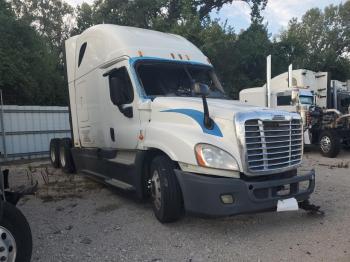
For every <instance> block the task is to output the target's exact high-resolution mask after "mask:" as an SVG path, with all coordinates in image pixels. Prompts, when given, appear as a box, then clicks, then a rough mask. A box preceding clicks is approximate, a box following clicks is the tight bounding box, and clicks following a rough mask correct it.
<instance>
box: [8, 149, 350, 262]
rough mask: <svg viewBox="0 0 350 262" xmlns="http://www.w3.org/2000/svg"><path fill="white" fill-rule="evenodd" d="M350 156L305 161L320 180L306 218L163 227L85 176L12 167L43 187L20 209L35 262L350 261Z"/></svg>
mask: <svg viewBox="0 0 350 262" xmlns="http://www.w3.org/2000/svg"><path fill="white" fill-rule="evenodd" d="M349 163H350V152H342V153H341V154H340V155H339V157H338V158H337V159H327V158H323V157H321V156H320V154H319V153H318V152H308V153H306V155H305V156H304V166H305V167H313V168H315V169H316V172H317V176H316V179H317V182H316V187H317V188H316V191H315V193H314V194H313V196H312V202H313V203H315V204H317V205H321V207H322V209H323V210H324V211H325V212H326V215H325V216H324V217H319V216H312V215H309V214H307V213H306V212H304V211H298V212H285V213H275V212H274V213H263V214H252V215H240V216H234V217H226V218H219V219H209V218H207V219H204V218H198V217H193V216H185V217H184V218H183V219H182V220H180V221H179V222H176V223H173V224H166V225H162V224H160V223H159V222H158V221H157V220H156V219H155V217H154V215H153V212H152V208H151V206H150V204H149V203H140V202H138V201H136V200H135V199H134V198H133V197H132V196H128V195H126V194H125V193H122V192H120V191H117V190H115V189H111V188H109V187H105V186H103V185H101V184H98V183H96V182H94V181H93V180H91V179H86V178H83V177H81V176H70V177H69V176H66V175H63V174H61V173H60V171H59V170H53V169H51V168H50V167H48V166H47V162H43V161H42V162H32V163H30V164H21V165H16V166H12V167H11V169H12V172H13V173H14V174H16V175H13V176H12V180H13V181H14V182H15V183H20V182H23V180H25V181H27V182H28V179H31V177H33V178H34V179H38V180H39V181H40V188H39V191H38V192H37V194H36V195H35V196H28V197H25V198H24V199H22V200H21V202H20V203H19V205H18V206H19V208H20V209H21V210H22V211H23V213H24V214H25V215H26V217H27V218H28V220H29V223H30V225H31V228H32V233H33V239H34V249H33V261H43V262H50V261H55V262H57V261H67V262H68V261H84V262H85V261H86V262H88V261H350V201H349V199H350V190H349V186H350V169H349Z"/></svg>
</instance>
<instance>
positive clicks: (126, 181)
mask: <svg viewBox="0 0 350 262" xmlns="http://www.w3.org/2000/svg"><path fill="white" fill-rule="evenodd" d="M65 56H66V67H67V78H68V85H69V100H70V115H71V126H72V137H71V138H64V139H53V140H51V143H50V157H51V162H52V164H53V165H54V166H55V167H59V166H61V168H62V169H63V170H64V171H66V172H74V171H77V172H79V173H84V174H87V175H90V176H95V177H98V178H100V179H101V180H102V181H103V182H104V183H108V184H111V185H113V186H116V187H118V188H122V189H124V190H130V191H134V192H135V193H136V194H137V196H138V197H140V198H148V197H149V198H150V199H151V201H152V203H153V210H154V213H155V216H156V217H157V219H158V220H159V221H161V222H171V221H175V220H177V219H179V218H180V217H181V215H182V214H183V213H184V211H186V212H189V213H195V214H201V215H208V216H226V215H234V214H241V213H248V212H260V211H276V210H277V211H285V210H297V209H298V208H299V207H301V205H300V203H304V204H305V203H306V202H307V201H308V199H309V197H310V194H311V193H312V192H313V190H314V187H315V174H314V171H313V170H309V171H301V170H298V167H299V166H300V165H301V162H302V155H303V136H302V134H303V132H302V122H301V117H300V115H299V114H297V113H289V112H286V111H278V110H274V109H268V108H262V107H256V106H249V105H245V104H243V103H240V102H238V101H233V100H231V99H229V98H228V97H227V96H226V95H225V93H224V90H223V87H222V86H221V84H220V81H219V79H218V77H217V76H216V74H215V71H214V68H213V66H212V64H211V63H210V61H209V60H208V58H207V57H206V56H205V55H204V54H203V53H202V52H201V51H200V50H199V49H198V48H197V47H196V46H194V45H193V44H192V43H190V42H189V41H187V40H186V39H185V38H183V37H181V36H178V35H173V34H167V33H161V32H156V31H151V30H145V29H139V28H132V27H124V26H117V25H107V24H104V25H96V26H93V27H91V28H89V29H87V30H86V31H84V32H83V33H82V34H80V35H77V36H74V37H72V38H70V39H68V40H67V41H66V42H65ZM303 207H305V205H303Z"/></svg>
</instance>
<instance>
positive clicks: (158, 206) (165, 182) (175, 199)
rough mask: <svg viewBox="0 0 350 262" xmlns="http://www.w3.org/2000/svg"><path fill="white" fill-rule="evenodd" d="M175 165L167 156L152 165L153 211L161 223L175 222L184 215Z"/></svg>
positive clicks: (158, 158) (156, 160) (161, 157)
mask: <svg viewBox="0 0 350 262" xmlns="http://www.w3.org/2000/svg"><path fill="white" fill-rule="evenodd" d="M174 168H175V165H174V163H173V162H172V161H171V159H169V158H168V157H167V156H156V157H155V158H154V159H153V161H152V165H151V196H152V204H153V211H154V214H155V216H156V217H157V219H158V220H159V221H160V222H161V223H168V222H174V221H176V220H178V219H179V218H180V216H181V214H182V193H181V189H180V185H179V183H178V181H177V178H176V175H175V172H174Z"/></svg>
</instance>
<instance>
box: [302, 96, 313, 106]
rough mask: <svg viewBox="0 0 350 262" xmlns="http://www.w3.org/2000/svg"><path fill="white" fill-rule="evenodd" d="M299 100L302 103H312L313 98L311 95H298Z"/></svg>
mask: <svg viewBox="0 0 350 262" xmlns="http://www.w3.org/2000/svg"><path fill="white" fill-rule="evenodd" d="M299 101H300V104H302V105H312V104H313V102H314V98H313V97H312V96H299Z"/></svg>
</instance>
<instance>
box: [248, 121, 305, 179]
mask: <svg viewBox="0 0 350 262" xmlns="http://www.w3.org/2000/svg"><path fill="white" fill-rule="evenodd" d="M302 136H303V131H302V125H301V121H300V119H291V120H260V119H250V120H246V121H245V143H246V150H247V167H248V169H249V171H250V172H252V173H254V172H261V171H268V170H275V169H280V168H286V167H289V166H294V165H297V164H299V163H300V162H301V158H302V153H303V152H302V151H303V145H302V143H303V139H302Z"/></svg>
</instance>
